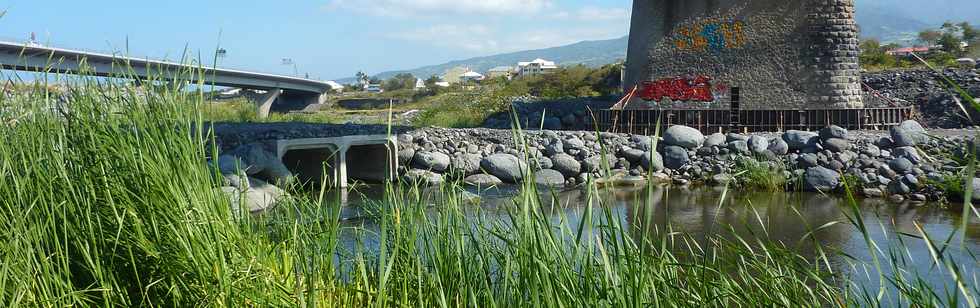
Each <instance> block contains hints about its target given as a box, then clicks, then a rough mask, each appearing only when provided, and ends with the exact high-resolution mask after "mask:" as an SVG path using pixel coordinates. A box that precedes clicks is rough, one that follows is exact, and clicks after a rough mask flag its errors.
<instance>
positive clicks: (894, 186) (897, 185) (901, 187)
mask: <svg viewBox="0 0 980 308" xmlns="http://www.w3.org/2000/svg"><path fill="white" fill-rule="evenodd" d="M910 192H912V189H910V188H909V186H908V185H905V183H902V181H891V183H888V193H889V194H892V195H906V194H908V193H910Z"/></svg>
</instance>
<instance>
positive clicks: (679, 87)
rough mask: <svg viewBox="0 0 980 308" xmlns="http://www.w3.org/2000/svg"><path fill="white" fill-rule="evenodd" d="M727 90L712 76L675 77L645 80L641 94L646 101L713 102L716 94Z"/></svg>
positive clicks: (640, 89)
mask: <svg viewBox="0 0 980 308" xmlns="http://www.w3.org/2000/svg"><path fill="white" fill-rule="evenodd" d="M725 91H727V87H726V86H725V85H723V84H721V83H714V84H713V83H712V82H711V77H708V76H694V77H674V78H664V79H658V80H655V81H647V82H643V83H642V84H641V85H640V88H639V95H640V97H641V98H643V99H644V100H646V101H657V102H660V101H662V100H663V99H664V98H669V99H671V100H672V101H693V102H713V101H715V100H716V99H717V97H716V96H718V95H721V94H722V93H723V92H725Z"/></svg>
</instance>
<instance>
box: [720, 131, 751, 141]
mask: <svg viewBox="0 0 980 308" xmlns="http://www.w3.org/2000/svg"><path fill="white" fill-rule="evenodd" d="M732 141H745V142H748V141H749V136H746V135H742V134H738V133H727V134H725V142H726V143H727V142H732Z"/></svg>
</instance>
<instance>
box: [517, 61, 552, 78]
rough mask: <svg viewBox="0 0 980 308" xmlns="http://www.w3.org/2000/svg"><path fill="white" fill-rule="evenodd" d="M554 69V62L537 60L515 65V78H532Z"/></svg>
mask: <svg viewBox="0 0 980 308" xmlns="http://www.w3.org/2000/svg"><path fill="white" fill-rule="evenodd" d="M556 69H558V65H555V62H552V61H548V60H545V59H540V58H539V59H534V61H531V62H519V63H517V76H521V77H523V76H534V75H539V74H544V73H547V72H549V71H553V70H556Z"/></svg>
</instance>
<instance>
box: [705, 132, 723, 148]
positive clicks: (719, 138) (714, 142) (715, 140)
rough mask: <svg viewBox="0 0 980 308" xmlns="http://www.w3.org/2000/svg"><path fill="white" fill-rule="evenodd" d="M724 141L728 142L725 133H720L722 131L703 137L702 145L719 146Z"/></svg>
mask: <svg viewBox="0 0 980 308" xmlns="http://www.w3.org/2000/svg"><path fill="white" fill-rule="evenodd" d="M726 142H728V140H727V138H726V137H725V134H722V133H714V134H711V135H708V137H707V138H705V139H704V146H705V147H719V146H722V145H724V144H725V143H726Z"/></svg>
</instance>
